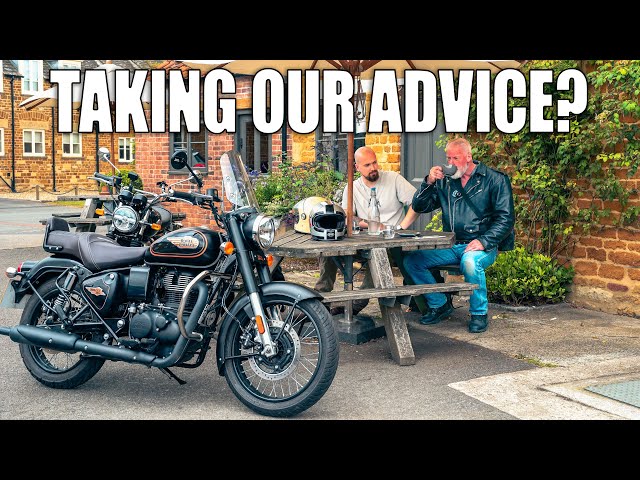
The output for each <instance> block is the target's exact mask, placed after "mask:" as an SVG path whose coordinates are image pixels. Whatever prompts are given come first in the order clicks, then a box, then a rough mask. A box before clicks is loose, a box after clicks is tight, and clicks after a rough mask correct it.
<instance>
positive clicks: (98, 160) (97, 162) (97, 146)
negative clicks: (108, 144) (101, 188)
mask: <svg viewBox="0 0 640 480" xmlns="http://www.w3.org/2000/svg"><path fill="white" fill-rule="evenodd" d="M98 135H99V134H98V127H97V126H96V172H99V171H100V157H98V149H99V148H100V139H99V138H98ZM98 185H100V182H98Z"/></svg>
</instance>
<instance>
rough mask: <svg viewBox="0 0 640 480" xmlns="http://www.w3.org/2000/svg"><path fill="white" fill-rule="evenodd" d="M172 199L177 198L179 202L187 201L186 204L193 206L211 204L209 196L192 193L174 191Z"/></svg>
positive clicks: (211, 198)
mask: <svg viewBox="0 0 640 480" xmlns="http://www.w3.org/2000/svg"><path fill="white" fill-rule="evenodd" d="M171 196H172V197H173V198H178V199H181V200H187V201H188V202H190V203H192V204H194V205H200V204H202V203H205V202H211V201H212V200H213V197H211V195H203V194H201V193H192V192H179V191H175V190H174V192H173V193H172V194H171Z"/></svg>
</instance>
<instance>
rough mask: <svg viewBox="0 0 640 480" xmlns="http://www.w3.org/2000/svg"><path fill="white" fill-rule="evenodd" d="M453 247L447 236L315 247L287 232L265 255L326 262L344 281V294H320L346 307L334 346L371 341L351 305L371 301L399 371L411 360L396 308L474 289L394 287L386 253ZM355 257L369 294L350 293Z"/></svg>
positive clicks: (364, 239)
mask: <svg viewBox="0 0 640 480" xmlns="http://www.w3.org/2000/svg"><path fill="white" fill-rule="evenodd" d="M454 243H455V235H454V234H453V233H448V232H420V235H419V236H417V237H401V236H399V235H396V236H395V237H394V238H391V239H387V238H384V237H383V236H382V235H377V236H374V235H367V234H366V233H361V234H359V235H352V236H350V237H345V238H343V239H341V240H338V241H317V240H314V239H313V238H312V237H311V236H310V235H308V234H302V233H298V232H296V231H294V230H291V231H289V232H286V233H284V234H283V235H282V236H280V237H278V238H277V239H276V240H275V241H274V243H273V245H272V246H271V247H270V248H269V253H270V254H272V255H274V256H278V257H298V258H320V257H322V256H324V257H331V258H332V259H333V260H334V261H335V262H336V264H337V265H338V267H339V268H340V269H341V270H342V273H343V275H344V291H334V292H329V293H322V296H323V297H324V301H325V302H336V301H346V308H345V315H344V322H343V323H341V322H338V325H337V327H338V336H339V338H340V340H341V341H347V342H349V343H356V344H357V343H363V342H362V341H361V340H362V339H366V341H368V340H370V339H372V338H376V335H377V333H376V329H377V327H376V326H375V325H371V323H372V322H369V323H368V324H367V322H360V321H358V320H354V318H353V314H352V304H351V302H352V301H353V300H356V299H359V298H377V299H378V303H379V304H380V311H381V313H382V319H383V322H384V327H383V328H384V331H385V333H386V335H387V339H388V340H389V347H390V349H391V355H392V356H393V358H394V360H396V361H397V362H398V363H399V364H400V365H413V364H415V354H414V352H413V346H412V345H411V339H410V338H409V332H408V330H407V324H406V320H405V316H404V312H403V310H402V308H401V307H400V304H404V305H408V304H409V301H410V299H411V297H412V296H414V295H421V294H424V293H435V292H442V293H445V292H450V293H458V294H468V293H470V292H471V291H472V290H474V289H476V288H478V286H477V285H475V284H471V283H465V282H462V283H445V284H429V285H403V286H397V285H395V283H394V279H393V278H394V277H393V272H392V269H391V263H390V261H389V255H388V254H387V251H388V250H391V249H400V250H401V251H410V250H427V249H434V248H451V247H452V246H453V244H454ZM356 256H358V257H359V258H363V259H366V260H367V261H368V266H369V268H370V269H371V278H372V280H373V283H374V287H375V288H372V289H364V290H363V289H358V290H353V262H354V257H356ZM377 336H380V335H377Z"/></svg>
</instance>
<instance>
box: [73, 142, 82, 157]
mask: <svg viewBox="0 0 640 480" xmlns="http://www.w3.org/2000/svg"><path fill="white" fill-rule="evenodd" d="M73 153H74V154H75V155H80V145H78V144H77V143H76V144H75V145H73Z"/></svg>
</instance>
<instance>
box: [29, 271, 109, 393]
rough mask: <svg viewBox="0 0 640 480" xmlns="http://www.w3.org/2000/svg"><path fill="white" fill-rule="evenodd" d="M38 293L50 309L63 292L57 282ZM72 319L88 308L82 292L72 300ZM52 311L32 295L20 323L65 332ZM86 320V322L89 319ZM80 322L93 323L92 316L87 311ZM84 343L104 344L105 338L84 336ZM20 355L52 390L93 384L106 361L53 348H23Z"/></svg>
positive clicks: (47, 283) (69, 305)
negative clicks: (50, 314) (102, 342)
mask: <svg viewBox="0 0 640 480" xmlns="http://www.w3.org/2000/svg"><path fill="white" fill-rule="evenodd" d="M38 293H39V294H40V296H41V297H42V298H43V299H44V301H45V302H46V303H47V305H49V306H50V307H52V306H53V303H54V301H55V300H56V298H57V297H58V294H59V293H60V291H59V290H58V288H57V287H56V279H51V280H49V281H47V282H45V283H43V284H42V285H41V286H40V287H39V288H38ZM69 298H70V300H71V301H70V302H69V301H67V305H65V306H68V307H69V315H70V316H71V317H73V315H75V314H76V313H77V312H78V311H80V309H81V308H82V307H83V306H84V305H85V302H84V300H83V299H82V297H81V296H80V292H79V291H78V290H74V291H73V292H72V293H71V295H70V296H69ZM47 312H49V309H47V308H45V307H44V306H43V305H42V302H41V301H40V299H39V298H38V296H37V295H32V296H31V298H30V299H29V301H28V302H27V305H26V306H25V309H24V311H23V313H22V318H21V319H20V325H33V326H35V327H38V328H46V329H50V330H54V331H61V330H62V323H61V322H60V320H59V319H56V320H49V321H48V322H47V315H48V313H47ZM85 317H86V318H85ZM77 321H80V322H82V321H85V322H90V321H91V312H90V311H89V310H87V311H86V312H84V313H83V314H82V316H81V317H80V318H79V319H78V320H77ZM82 337H83V339H84V340H93V341H98V342H101V341H102V334H100V333H98V332H94V333H87V334H85V335H83V336H82ZM20 355H21V356H22V361H23V362H24V365H25V367H27V370H29V373H31V375H32V376H33V377H34V378H35V379H36V380H38V381H39V382H40V383H42V384H44V385H46V386H47V387H51V388H64V389H70V388H75V387H77V386H79V385H82V384H83V383H85V382H87V381H88V380H90V379H91V378H92V377H93V376H94V375H95V374H96V373H98V371H99V370H100V368H102V365H104V362H105V360H103V359H99V358H86V357H84V356H83V355H82V354H81V353H75V352H61V351H58V350H52V349H49V348H42V347H36V346H33V345H27V344H24V343H21V344H20Z"/></svg>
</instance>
